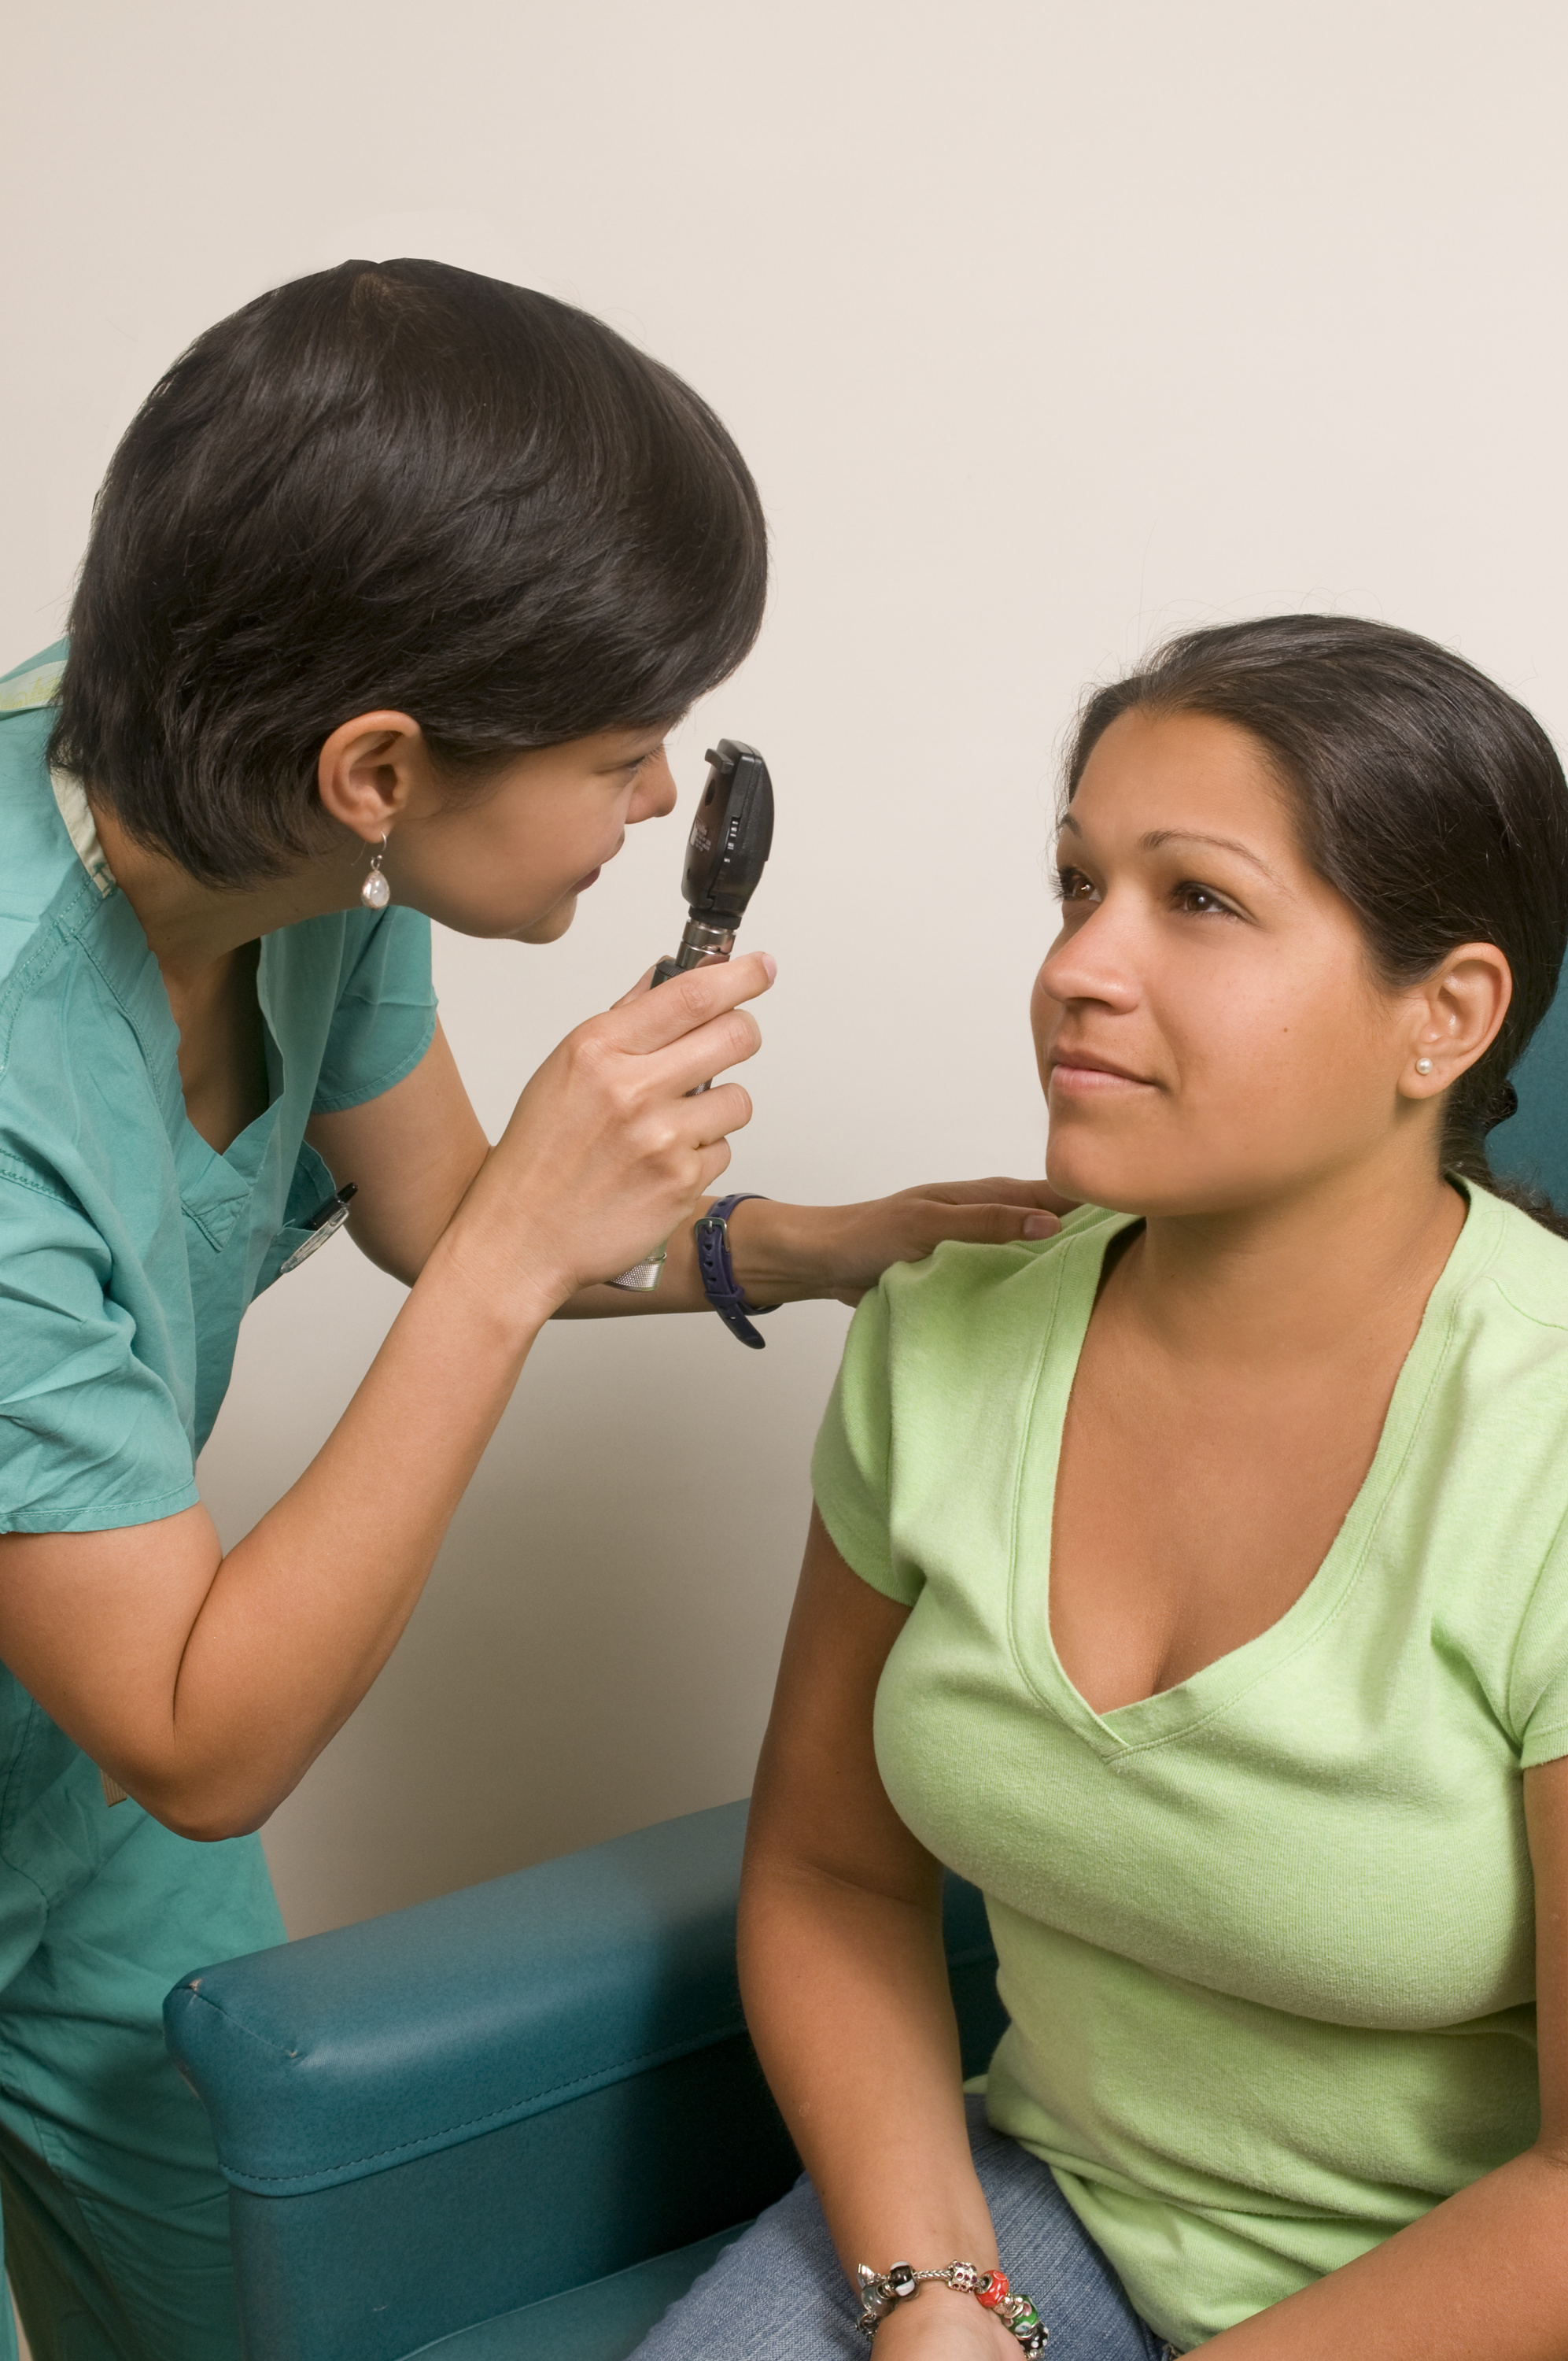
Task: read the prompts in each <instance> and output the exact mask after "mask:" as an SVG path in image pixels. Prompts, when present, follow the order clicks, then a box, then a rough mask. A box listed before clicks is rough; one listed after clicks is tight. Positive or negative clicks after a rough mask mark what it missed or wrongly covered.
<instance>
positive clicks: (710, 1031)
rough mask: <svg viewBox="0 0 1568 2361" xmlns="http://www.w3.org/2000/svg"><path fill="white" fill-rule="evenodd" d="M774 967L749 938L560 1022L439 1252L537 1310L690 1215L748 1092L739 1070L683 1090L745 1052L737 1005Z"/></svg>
mask: <svg viewBox="0 0 1568 2361" xmlns="http://www.w3.org/2000/svg"><path fill="white" fill-rule="evenodd" d="M774 972H775V969H774V963H773V960H772V959H770V958H769V957H768V955H767V954H766V952H762V951H752V952H749V953H748V954H747V955H746V956H745V957H744V958H740V959H734V960H730V961H727V962H725V963H723V964H718V965H715V966H712V967H700V968H693V969H692V970H691V971H690V972H689V973H686V974H684V975H677V976H673V977H672V978H671V979H670V981H669V982H668V983H662V984H660V985H659V986H658V988H657V990H655V991H650V990H649V989H648V981H647V978H646V977H644V978H643V980H642V981H641V983H639V984H637V985H636V986H635V987H634V988H633V989H632V991H631V992H630V993H629V994H627V995H626V997H625V998H624V999H623V1000H619V1001H617V1003H616V1004H615V1005H614V1007H613V1008H609V1009H607V1010H606V1011H605V1012H604V1014H603V1015H602V1016H592V1017H590V1018H589V1019H588V1021H587V1024H585V1025H579V1026H578V1027H576V1030H575V1031H574V1032H571V1033H568V1035H567V1036H566V1038H565V1040H564V1041H563V1042H562V1043H561V1044H560V1045H559V1047H558V1048H557V1049H554V1050H552V1052H551V1054H550V1056H549V1057H548V1058H546V1060H544V1063H543V1065H542V1066H541V1067H540V1069H539V1071H538V1072H537V1073H536V1074H535V1075H534V1076H533V1078H532V1081H531V1082H529V1084H528V1086H527V1088H526V1089H525V1090H524V1092H523V1093H522V1096H521V1098H520V1099H519V1101H518V1103H517V1107H516V1110H515V1112H514V1113H513V1115H512V1117H511V1120H510V1123H509V1124H508V1126H507V1127H506V1130H505V1131H504V1132H503V1134H502V1135H501V1137H500V1139H499V1141H498V1142H497V1144H496V1146H495V1147H494V1148H492V1149H491V1150H490V1152H489V1155H488V1157H487V1159H485V1162H484V1164H483V1165H482V1166H481V1167H480V1170H479V1171H478V1172H477V1175H476V1176H475V1179H474V1181H473V1183H472V1185H471V1187H470V1188H469V1190H468V1192H467V1195H466V1197H465V1198H464V1200H463V1202H462V1204H461V1205H460V1206H459V1208H458V1210H457V1212H456V1213H455V1215H454V1217H453V1220H452V1222H451V1223H450V1224H449V1225H448V1228H447V1231H446V1235H445V1238H444V1241H443V1246H444V1249H445V1250H446V1254H447V1256H448V1257H451V1258H455V1261H456V1263H457V1265H458V1267H459V1268H464V1269H466V1270H468V1271H469V1272H470V1273H471V1274H472V1275H473V1276H474V1278H475V1279H477V1280H478V1281H479V1282H480V1283H481V1284H483V1285H484V1286H486V1287H487V1288H488V1290H490V1291H491V1293H492V1295H494V1294H495V1292H496V1291H497V1290H498V1289H499V1291H500V1293H501V1296H502V1297H503V1299H505V1300H506V1301H507V1302H508V1304H509V1308H510V1309H512V1310H513V1311H516V1312H521V1313H523V1315H524V1316H525V1317H530V1318H532V1317H534V1316H537V1317H538V1318H539V1319H541V1320H543V1319H545V1318H547V1317H548V1316H549V1315H550V1313H552V1312H554V1311H556V1310H558V1309H559V1307H560V1305H561V1304H563V1303H564V1302H565V1301H566V1299H567V1298H568V1297H569V1296H571V1295H573V1294H575V1293H576V1291H577V1290H578V1289H580V1288H584V1287H588V1286H591V1285H592V1284H594V1282H596V1281H598V1280H602V1279H610V1278H613V1277H614V1276H615V1274H616V1273H617V1272H618V1271H621V1270H624V1269H626V1268H627V1267H628V1266H629V1265H630V1264H631V1263H634V1262H638V1261H640V1260H641V1257H643V1256H644V1255H646V1254H648V1253H649V1252H650V1251H651V1250H652V1248H653V1247H654V1246H657V1245H659V1244H660V1243H661V1241H663V1239H665V1238H667V1237H668V1236H669V1235H670V1234H671V1233H672V1232H673V1231H674V1230H676V1229H678V1228H679V1227H680V1225H681V1224H683V1223H686V1222H690V1221H691V1220H693V1219H694V1218H695V1216H696V1211H697V1207H698V1205H699V1203H700V1202H701V1200H702V1199H703V1198H704V1196H705V1195H707V1193H708V1192H709V1191H711V1188H712V1185H713V1183H714V1181H715V1180H717V1179H718V1176H719V1174H720V1173H721V1172H722V1171H723V1170H725V1168H726V1167H727V1165H728V1164H729V1133H730V1132H732V1131H739V1130H740V1128H741V1126H743V1125H745V1124H747V1123H749V1122H750V1121H751V1097H750V1095H749V1093H747V1092H746V1091H744V1090H743V1089H742V1088H741V1087H740V1083H739V1082H718V1083H716V1084H715V1086H714V1088H713V1089H712V1090H709V1091H705V1092H704V1093H702V1095H701V1096H700V1097H698V1098H693V1097H692V1096H690V1093H692V1092H693V1091H694V1090H696V1086H697V1085H698V1083H700V1082H708V1081H710V1080H711V1079H712V1077H713V1076H715V1075H717V1074H721V1073H723V1072H724V1071H726V1069H727V1068H729V1067H730V1066H734V1065H737V1064H739V1063H740V1061H741V1060H744V1059H747V1058H750V1057H752V1056H754V1055H755V1053H756V1051H757V1049H758V1048H759V1047H760V1046H761V1042H762V1030H761V1027H759V1026H758V1024H757V1020H756V1018H755V1017H754V1016H751V1014H750V1012H749V1011H748V1010H747V1009H746V1007H745V1006H744V1005H743V1004H744V1003H745V1002H747V1001H749V1000H753V999H755V998H756V997H757V995H758V994H760V993H763V992H766V991H767V990H768V988H769V986H770V985H771V984H772V983H773V975H774Z"/></svg>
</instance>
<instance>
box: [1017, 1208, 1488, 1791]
mask: <svg viewBox="0 0 1568 2361" xmlns="http://www.w3.org/2000/svg"><path fill="white" fill-rule="evenodd" d="M1460 1185H1461V1187H1462V1191H1463V1194H1464V1197H1465V1199H1466V1202H1467V1211H1466V1213H1465V1218H1464V1227H1463V1228H1462V1229H1461V1231H1460V1233H1459V1235H1458V1237H1457V1238H1456V1239H1455V1241H1454V1244H1453V1248H1452V1250H1451V1252H1450V1254H1449V1257H1448V1260H1447V1262H1446V1263H1445V1264H1444V1265H1443V1268H1442V1271H1441V1272H1440V1273H1439V1276H1438V1279H1437V1282H1436V1284H1435V1286H1434V1287H1433V1289H1432V1290H1431V1295H1430V1296H1429V1297H1428V1299H1427V1304H1426V1309H1425V1311H1424V1312H1423V1313H1422V1315H1421V1322H1420V1327H1419V1328H1418V1329H1417V1331H1416V1335H1415V1340H1414V1342H1413V1343H1412V1345H1411V1346H1410V1349H1409V1353H1408V1354H1407V1355H1406V1356H1405V1360H1404V1363H1403V1365H1402V1367H1401V1368H1400V1371H1399V1375H1398V1378H1397V1379H1396V1380H1395V1385H1394V1390H1393V1394H1392V1396H1391V1397H1390V1399H1389V1403H1388V1410H1387V1416H1386V1417H1385V1419H1384V1422H1383V1431H1382V1433H1381V1434H1380V1435H1379V1437H1378V1442H1377V1448H1376V1452H1375V1453H1374V1454H1373V1458H1372V1465H1371V1466H1370V1467H1369V1468H1368V1469H1367V1471H1366V1475H1365V1478H1364V1480H1363V1482H1362V1485H1361V1488H1360V1490H1359V1491H1358V1492H1357V1493H1356V1495H1355V1498H1354V1500H1353V1501H1352V1502H1351V1505H1350V1508H1349V1509H1348V1510H1347V1511H1346V1513H1345V1518H1344V1521H1343V1524H1342V1525H1341V1526H1340V1529H1339V1531H1338V1532H1337V1533H1336V1534H1335V1536H1334V1538H1333V1540H1332V1543H1330V1544H1329V1549H1328V1553H1327V1554H1326V1555H1325V1557H1324V1558H1323V1560H1322V1563H1321V1565H1320V1566H1319V1567H1318V1569H1317V1572H1316V1573H1315V1574H1314V1575H1313V1576H1312V1578H1311V1580H1310V1583H1309V1584H1308V1585H1307V1587H1306V1589H1305V1590H1304V1591H1303V1592H1302V1593H1301V1596H1300V1597H1299V1598H1298V1599H1297V1600H1296V1601H1295V1603H1294V1605H1293V1606H1291V1607H1288V1608H1287V1609H1286V1611H1285V1613H1284V1614H1283V1615H1281V1616H1280V1617H1279V1618H1278V1620H1277V1621H1276V1622H1274V1623H1271V1624H1270V1625H1269V1626H1268V1628H1267V1630H1266V1631H1261V1632H1259V1633H1258V1635H1257V1637H1256V1638H1255V1639H1253V1640H1248V1641H1246V1642H1244V1643H1243V1645H1242V1646H1241V1647H1239V1648H1233V1649H1232V1650H1231V1651H1230V1652H1229V1653H1227V1654H1225V1655H1223V1656H1219V1657H1217V1658H1216V1659H1215V1660H1214V1662H1213V1663H1212V1664H1205V1665H1204V1666H1203V1668H1202V1670H1201V1672H1197V1673H1194V1674H1193V1675H1191V1676H1190V1679H1188V1680H1185V1681H1180V1682H1179V1683H1178V1684H1177V1686H1175V1687H1174V1688H1168V1689H1160V1690H1158V1691H1157V1692H1156V1694H1155V1695H1154V1696H1153V1697H1139V1698H1136V1699H1135V1700H1134V1702H1133V1703H1131V1704H1130V1705H1121V1706H1114V1707H1112V1708H1110V1709H1109V1710H1108V1711H1107V1712H1105V1713H1103V1714H1100V1713H1096V1712H1095V1711H1094V1708H1092V1707H1091V1705H1090V1704H1089V1702H1088V1701H1087V1699H1086V1698H1085V1697H1083V1696H1081V1694H1080V1691H1079V1690H1078V1689H1077V1688H1076V1687H1075V1686H1073V1684H1072V1682H1071V1681H1070V1680H1069V1678H1068V1675H1067V1674H1066V1672H1065V1671H1064V1670H1063V1668H1062V1664H1061V1660H1060V1658H1059V1657H1058V1654H1057V1651H1056V1642H1055V1641H1054V1640H1053V1639H1052V1637H1051V1621H1050V1567H1051V1542H1052V1535H1053V1530H1054V1525H1055V1511H1056V1488H1057V1476H1058V1469H1059V1467H1060V1464H1061V1444H1062V1433H1063V1428H1064V1426H1065V1423H1066V1420H1067V1409H1068V1401H1069V1397H1070V1395H1071V1392H1072V1386H1073V1379H1074V1378H1075V1376H1076V1375H1077V1371H1078V1363H1079V1356H1080V1353H1081V1352H1082V1349H1083V1340H1084V1337H1085V1335H1086V1334H1087V1333H1088V1329H1089V1322H1090V1318H1091V1314H1092V1312H1093V1310H1094V1301H1095V1297H1096V1295H1097V1294H1098V1292H1099V1288H1100V1278H1101V1273H1102V1269H1103V1268H1104V1263H1105V1256H1106V1254H1107V1252H1108V1250H1109V1248H1110V1246H1111V1245H1112V1243H1113V1240H1114V1239H1116V1238H1118V1237H1120V1236H1121V1235H1123V1234H1124V1232H1125V1231H1126V1230H1127V1229H1129V1228H1130V1227H1132V1225H1133V1224H1134V1223H1135V1221H1136V1220H1137V1219H1138V1216H1137V1215H1136V1214H1132V1213H1129V1214H1126V1215H1125V1216H1123V1217H1120V1218H1117V1217H1113V1218H1111V1219H1110V1220H1107V1221H1102V1222H1096V1223H1093V1224H1091V1225H1090V1226H1088V1227H1087V1228H1085V1229H1084V1230H1082V1231H1080V1233H1079V1234H1078V1235H1076V1236H1074V1237H1072V1238H1070V1239H1069V1240H1068V1241H1067V1242H1066V1244H1065V1245H1064V1246H1063V1247H1062V1248H1061V1250H1060V1266H1059V1278H1058V1288H1057V1293H1056V1299H1055V1303H1054V1305H1053V1307H1052V1308H1051V1312H1050V1316H1049V1317H1048V1320H1047V1328H1048V1339H1047V1346H1046V1350H1045V1353H1044V1356H1043V1359H1042V1362H1041V1367H1040V1371H1039V1375H1038V1378H1037V1379H1036V1389H1035V1396H1034V1400H1033V1401H1032V1402H1031V1404H1030V1408H1029V1413H1028V1417H1027V1420H1026V1422H1025V1432H1024V1441H1023V1464H1022V1466H1021V1467H1020V1470H1019V1484H1018V1495H1017V1510H1016V1513H1015V1515H1014V1528H1013V1564H1012V1567H1011V1571H1010V1577H1009V1614H1010V1620H1011V1625H1012V1644H1013V1653H1014V1659H1015V1661H1016V1663H1017V1665H1018V1669H1019V1671H1020V1673H1021V1674H1022V1675H1023V1677H1024V1679H1025V1682H1026V1684H1027V1685H1028V1686H1029V1687H1030V1688H1031V1690H1032V1691H1033V1692H1034V1694H1035V1695H1036V1697H1037V1698H1038V1699H1039V1701H1040V1703H1041V1704H1042V1705H1044V1706H1046V1707H1047V1708H1049V1709H1050V1711H1051V1712H1053V1713H1054V1714H1055V1715H1056V1716H1057V1717H1058V1719H1060V1720H1061V1721H1063V1722H1065V1723H1066V1724H1067V1725H1068V1726H1069V1728H1071V1729H1073V1730H1076V1731H1077V1732H1078V1734H1079V1735H1080V1737H1081V1738H1083V1739H1084V1740H1085V1741H1086V1742H1087V1743H1088V1744H1089V1745H1090V1746H1091V1747H1092V1748H1093V1750H1094V1752H1096V1753H1098V1754H1100V1755H1101V1756H1102V1757H1103V1758H1104V1759H1105V1760H1106V1761H1107V1762H1115V1761H1119V1760H1125V1759H1127V1758H1128V1757H1130V1756H1132V1755H1134V1754H1135V1753H1138V1752H1142V1751H1143V1750H1144V1749H1145V1748H1146V1747H1150V1746H1160V1745H1164V1744H1166V1743H1168V1741H1171V1740H1172V1739H1178V1738H1184V1737H1187V1736H1190V1734H1191V1733H1192V1732H1193V1731H1194V1730H1198V1729H1199V1728H1201V1726H1202V1724H1203V1723H1205V1722H1207V1721H1210V1720H1212V1719H1214V1718H1215V1717H1216V1716H1218V1715H1220V1714H1223V1713H1224V1712H1225V1711H1226V1710H1227V1709H1228V1708H1230V1707H1231V1706H1232V1705H1234V1703H1235V1701H1236V1700H1237V1699H1238V1698H1239V1697H1242V1696H1244V1695H1245V1693H1246V1691H1247V1690H1249V1689H1251V1688H1253V1687H1255V1686H1256V1684H1257V1683H1258V1682H1259V1681H1262V1680H1266V1679H1267V1678H1268V1677H1269V1675H1271V1674H1273V1673H1275V1672H1276V1671H1277V1670H1278V1669H1279V1668H1280V1667H1281V1666H1282V1665H1283V1664H1287V1663H1288V1661H1289V1659H1290V1658H1291V1657H1292V1656H1293V1655H1295V1654H1296V1653H1297V1652H1298V1651H1299V1650H1300V1649H1302V1648H1305V1647H1308V1646H1310V1643H1311V1642H1312V1641H1313V1640H1315V1639H1316V1638H1317V1636H1318V1634H1319V1632H1320V1631H1321V1630H1322V1628H1323V1626H1324V1624H1325V1623H1327V1622H1328V1621H1329V1620H1331V1619H1332V1617H1333V1616H1334V1615H1335V1614H1337V1613H1338V1612H1339V1610H1340V1609H1341V1608H1342V1607H1343V1604H1344V1603H1345V1601H1346V1600H1347V1599H1348V1598H1349V1596H1350V1593H1351V1591H1352V1589H1353V1588H1354V1585H1355V1582H1356V1579H1357V1577H1358V1576H1359V1575H1360V1573H1361V1571H1362V1568H1363V1566H1364V1565H1365V1561H1366V1557H1367V1554H1368V1551H1369V1549H1370V1546H1371V1543H1372V1542H1373V1539H1374V1537H1375V1535H1376V1530H1377V1525H1378V1522H1379V1520H1380V1519H1381V1517H1382V1514H1383V1510H1384V1508H1385V1507H1386V1505H1387V1499H1388V1496H1389V1494H1390V1492H1391V1491H1392V1490H1393V1488H1394V1485H1395V1483H1396V1482H1397V1480H1398V1476H1399V1473H1400V1470H1401V1468H1402V1467H1403V1466H1404V1463H1405V1460H1406V1457H1407V1455H1408V1454H1409V1448H1410V1444H1411V1443H1412V1441H1413V1440H1414V1437H1415V1433H1416V1430H1417V1428H1418V1426H1419V1424H1420V1418H1421V1413H1422V1411H1423V1409H1424V1407H1425V1404H1426V1400H1427V1397H1428V1395H1429V1394H1430V1392H1431V1386H1432V1383H1433V1381H1434V1379H1435V1378H1436V1377H1437V1375H1438V1372H1439V1371H1440V1369H1441V1368H1442V1365H1443V1362H1444V1361H1445V1359H1446V1358H1447V1355H1448V1351H1449V1347H1450V1345H1451V1343H1452V1339H1453V1327H1454V1323H1455V1319H1456V1316H1457V1313H1458V1309H1459V1302H1460V1299H1461V1297H1462V1295H1463V1294H1464V1290H1466V1288H1467V1287H1468V1286H1469V1285H1470V1284H1471V1282H1472V1281H1473V1280H1474V1279H1475V1278H1476V1277H1477V1276H1478V1275H1479V1274H1480V1273H1481V1272H1482V1271H1483V1270H1484V1269H1485V1268H1486V1265H1487V1264H1488V1263H1489V1262H1490V1261H1491V1260H1492V1258H1493V1257H1494V1256H1495V1255H1496V1253H1497V1248H1498V1246H1499V1245H1500V1243H1501V1238H1502V1220H1503V1209H1502V1207H1501V1206H1500V1205H1499V1204H1498V1203H1497V1201H1496V1200H1495V1199H1494V1198H1492V1197H1490V1196H1488V1195H1487V1194H1486V1192H1485V1191H1478V1190H1471V1189H1468V1188H1464V1187H1463V1184H1460ZM1050 1259H1053V1260H1054V1259H1056V1257H1050Z"/></svg>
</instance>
